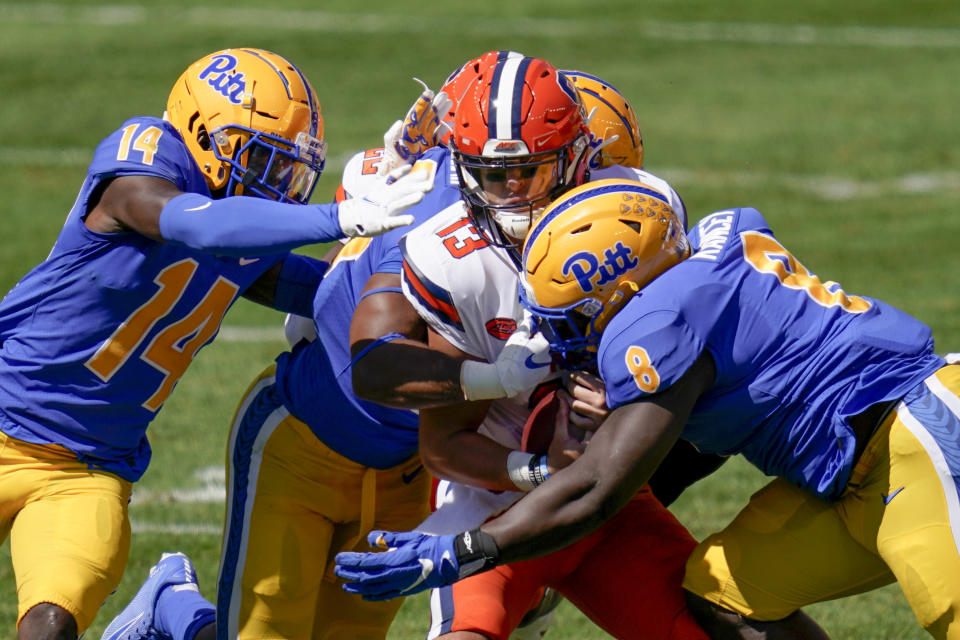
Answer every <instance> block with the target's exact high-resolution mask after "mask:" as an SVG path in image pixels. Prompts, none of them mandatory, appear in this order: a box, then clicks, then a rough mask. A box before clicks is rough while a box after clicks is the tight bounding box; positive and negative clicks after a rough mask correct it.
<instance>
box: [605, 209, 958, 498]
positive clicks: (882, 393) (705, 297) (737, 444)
mask: <svg viewBox="0 0 960 640" xmlns="http://www.w3.org/2000/svg"><path fill="white" fill-rule="evenodd" d="M690 239H691V243H692V246H693V249H694V251H693V254H692V255H691V257H690V258H688V259H687V260H684V261H683V262H681V263H679V264H678V265H676V266H674V267H673V268H671V269H669V270H668V271H666V272H665V273H664V274H663V275H661V276H660V277H659V278H657V279H656V280H654V281H653V282H651V283H650V284H649V285H647V286H646V287H644V288H643V289H642V290H641V291H640V293H638V294H637V295H636V296H634V298H633V299H632V300H631V301H630V302H629V303H628V304H627V305H626V307H625V308H624V309H623V310H622V311H621V312H620V313H618V314H617V315H616V316H615V317H614V318H613V320H612V321H611V322H610V324H609V325H608V326H607V328H606V329H605V331H604V333H603V337H602V340H601V343H600V349H599V354H598V355H599V366H600V372H601V375H602V377H603V378H604V380H605V381H606V384H607V401H608V403H609V404H610V406H611V407H612V408H615V407H618V406H620V405H623V404H626V403H629V402H633V401H635V400H638V399H640V398H642V397H644V396H646V395H649V394H653V393H656V392H658V391H662V390H664V389H667V388H669V387H670V386H671V385H673V384H674V383H675V382H677V380H679V379H680V377H681V376H683V374H684V373H685V372H686V371H687V370H688V369H689V368H690V366H691V365H692V364H693V362H694V361H695V360H696V359H697V358H698V356H699V355H700V354H701V353H703V352H704V351H706V352H707V353H709V354H710V356H711V357H712V358H713V362H714V364H715V366H716V378H715V380H714V383H713V385H712V386H711V387H710V389H708V390H707V391H706V392H705V393H704V394H703V395H702V396H701V397H700V398H699V400H698V401H697V403H696V405H695V406H694V408H693V411H692V413H691V415H690V417H689V420H688V423H687V425H686V427H685V429H684V431H683V437H684V438H685V439H687V440H689V441H691V442H693V443H694V444H695V445H696V446H697V447H698V448H699V449H700V450H701V451H704V452H709V453H721V454H733V453H742V454H743V455H744V456H745V457H746V458H747V459H748V460H750V461H751V462H752V463H753V464H755V465H756V466H757V467H758V468H759V469H760V470H761V471H763V472H764V473H766V474H767V475H770V476H782V477H784V478H786V479H788V480H790V481H792V482H794V483H795V484H797V485H799V486H800V487H802V488H804V489H807V490H809V491H811V492H813V493H815V494H818V495H820V496H823V497H825V498H835V497H837V496H839V495H840V493H841V492H842V491H843V489H844V486H845V485H846V483H847V480H848V478H849V476H850V472H851V467H852V464H853V462H854V460H853V456H854V448H855V444H856V443H855V438H854V435H853V431H852V429H851V427H850V424H849V422H848V420H849V418H851V417H852V416H855V415H856V414H858V413H860V412H862V411H863V410H865V409H866V408H867V407H869V406H871V405H873V404H874V403H877V402H882V401H890V400H896V399H899V398H901V397H903V396H904V395H905V394H906V393H907V392H908V391H909V390H910V389H912V388H913V387H915V386H916V385H917V384H918V383H920V382H921V381H922V380H923V379H924V378H926V377H927V376H928V375H930V374H931V373H933V372H934V371H936V370H937V369H938V368H940V367H941V366H943V364H944V362H943V360H942V359H941V358H939V357H938V356H936V355H934V353H933V340H932V338H931V336H930V330H929V328H928V327H927V326H926V325H924V324H922V323H921V322H919V321H918V320H916V319H914V318H912V317H910V316H908V315H907V314H905V313H903V312H901V311H899V310H897V309H895V308H893V307H891V306H890V305H888V304H885V303H883V302H881V301H879V300H875V299H872V298H866V297H861V296H854V295H850V294H847V293H845V292H844V291H843V290H842V289H841V288H840V286H839V285H838V284H837V283H835V282H821V281H820V280H819V279H818V278H817V277H816V276H815V275H813V274H812V273H810V272H809V271H808V270H807V269H806V268H805V267H804V266H803V265H802V264H800V263H799V262H798V261H797V259H796V258H795V257H794V256H793V255H792V254H790V252H789V251H787V250H786V249H785V248H784V247H783V246H782V245H781V244H780V243H779V242H778V241H777V240H776V239H775V238H774V236H773V233H772V232H771V230H770V229H769V228H768V226H767V223H766V221H765V220H764V218H763V216H761V215H760V213H759V212H758V211H756V210H754V209H735V210H729V211H720V212H717V213H714V214H712V215H710V216H708V217H706V218H704V219H703V220H702V221H701V222H700V223H699V224H698V225H697V226H696V228H695V229H694V230H693V231H692V232H691V233H690Z"/></svg>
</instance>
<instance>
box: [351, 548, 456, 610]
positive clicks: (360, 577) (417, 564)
mask: <svg viewBox="0 0 960 640" xmlns="http://www.w3.org/2000/svg"><path fill="white" fill-rule="evenodd" d="M455 539H456V536H455V535H446V536H431V535H427V534H425V533H417V532H415V531H411V532H406V533H393V532H389V531H372V532H371V533H370V535H368V536H367V540H368V541H369V542H370V545H371V546H377V547H380V548H381V549H386V551H384V552H382V553H356V552H352V551H348V552H342V553H338V554H337V557H336V563H337V567H336V570H335V572H336V574H337V575H338V576H340V577H341V578H343V579H344V580H348V581H349V582H347V583H346V584H344V585H343V590H344V591H346V592H348V593H357V594H360V595H361V596H363V599H364V600H389V599H391V598H397V597H400V596H409V595H412V594H414V593H419V592H420V591H424V590H426V589H434V588H436V587H443V586H446V585H448V584H453V583H454V582H456V581H457V579H458V578H459V572H460V564H459V562H457V554H456V550H455V547H454V541H455Z"/></svg>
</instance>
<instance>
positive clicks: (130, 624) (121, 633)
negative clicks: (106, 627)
mask: <svg viewBox="0 0 960 640" xmlns="http://www.w3.org/2000/svg"><path fill="white" fill-rule="evenodd" d="M143 616H144V612H143V611H141V612H140V614H139V615H138V616H137V617H136V618H134V619H133V620H131V621H130V622H128V623H127V624H125V625H123V628H121V629H118V630H117V631H116V633H114V634H113V635H112V637H114V638H124V637H126V635H127V632H128V631H130V630H131V629H133V628H134V626H136V624H137V623H138V622H140V618H142V617H143Z"/></svg>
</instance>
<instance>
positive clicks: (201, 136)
mask: <svg viewBox="0 0 960 640" xmlns="http://www.w3.org/2000/svg"><path fill="white" fill-rule="evenodd" d="M197 144H198V145H200V148H201V149H203V150H204V151H210V150H211V149H212V148H213V145H212V144H211V143H210V134H209V133H207V128H206V127H205V126H203V125H202V124H201V125H200V128H199V129H197Z"/></svg>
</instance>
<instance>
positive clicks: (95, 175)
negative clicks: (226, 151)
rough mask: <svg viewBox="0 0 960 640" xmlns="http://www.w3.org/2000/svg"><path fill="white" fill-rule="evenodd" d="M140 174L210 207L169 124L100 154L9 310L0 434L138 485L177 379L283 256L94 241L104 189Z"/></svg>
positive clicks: (149, 126)
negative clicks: (95, 207) (52, 448)
mask: <svg viewBox="0 0 960 640" xmlns="http://www.w3.org/2000/svg"><path fill="white" fill-rule="evenodd" d="M135 174H137V175H150V176H157V177H159V178H163V179H165V180H169V181H170V182H172V183H173V184H175V185H176V186H177V188H178V189H180V190H181V191H184V192H193V193H199V194H203V195H207V196H209V195H210V192H209V190H208V188H207V184H206V181H205V180H204V177H203V174H201V173H200V170H199V168H198V167H197V165H196V162H195V161H194V160H193V157H192V156H191V155H190V152H189V151H188V149H187V147H186V145H185V144H184V142H183V140H182V139H181V138H180V135H179V134H178V133H177V132H176V130H175V129H174V128H173V127H172V126H170V124H168V123H166V122H164V121H162V120H160V119H158V118H148V117H141V118H133V119H131V120H128V121H127V122H126V123H124V125H123V126H122V127H121V128H120V129H119V130H117V131H116V132H114V133H113V134H112V135H110V136H109V137H107V138H106V139H105V140H103V142H101V143H100V145H99V146H98V147H97V149H96V152H95V154H94V158H93V162H92V163H91V164H90V168H89V169H88V172H87V178H86V180H85V181H84V183H83V186H82V188H81V190H80V194H79V196H78V197H77V200H76V202H75V203H74V205H73V209H71V211H70V213H69V215H68V216H67V219H66V222H65V223H64V226H63V229H62V231H61V232H60V235H59V237H58V238H57V241H56V244H54V246H53V249H52V250H51V252H50V254H49V256H48V257H47V259H46V260H45V261H44V262H42V263H41V264H40V265H39V266H37V267H36V268H34V269H33V270H32V271H30V272H29V273H28V274H27V275H26V276H24V278H23V279H22V280H21V281H20V282H19V283H18V284H17V285H16V286H15V287H14V288H13V289H12V290H11V291H10V292H9V293H8V294H7V295H6V297H5V298H4V299H3V301H2V303H0V341H2V345H0V429H2V430H3V431H4V432H5V433H7V434H8V435H10V436H12V437H14V438H17V439H20V440H25V441H27V442H33V443H43V444H58V445H62V446H63V447H66V448H67V449H69V450H71V451H73V452H74V453H75V454H76V455H77V457H78V458H79V459H80V460H82V461H84V462H87V463H88V464H90V465H91V466H92V467H96V468H100V469H105V470H108V471H111V472H113V473H116V474H117V475H119V476H121V477H123V478H126V479H128V480H131V481H135V480H137V479H138V478H139V477H140V476H141V475H142V474H143V472H144V470H145V469H146V467H147V464H148V462H149V459H150V445H149V443H148V442H147V437H146V433H145V432H146V428H147V425H148V424H149V423H150V421H151V420H152V419H153V417H154V416H155V415H156V412H157V411H158V410H159V409H160V407H161V406H162V404H163V402H164V400H166V398H167V396H168V395H169V394H170V392H171V391H172V390H173V387H174V385H176V383H177V380H179V378H180V376H181V375H182V374H183V372H184V371H185V370H186V368H187V366H188V365H189V364H190V362H191V361H192V360H193V358H194V356H195V355H196V354H197V352H198V351H199V350H200V348H201V347H203V346H204V345H206V344H207V343H208V342H210V341H211V340H212V339H213V337H214V336H215V335H216V333H217V331H218V330H219V327H220V321H221V319H222V317H223V315H224V313H225V312H226V311H227V309H228V308H229V307H230V305H231V304H232V303H233V302H234V300H235V299H236V298H237V296H238V295H239V294H240V293H242V292H243V291H244V290H245V289H246V288H247V287H248V286H250V284H251V283H252V282H253V281H254V280H256V279H257V278H258V277H259V276H260V275H262V274H263V272H264V271H266V270H267V269H268V268H270V267H271V266H272V265H274V264H276V263H277V262H278V261H279V260H281V259H282V258H283V255H285V254H281V255H277V256H271V257H259V258H256V259H254V258H250V259H246V258H240V259H237V258H226V257H218V256H214V255H210V254H206V253H201V252H199V251H195V250H192V249H187V248H183V247H178V246H175V245H172V244H166V243H160V242H155V241H153V240H151V239H150V238H147V237H145V236H143V235H140V234H138V233H134V232H129V233H112V234H100V233H94V232H93V231H91V230H90V229H88V228H87V227H86V225H85V224H84V219H85V218H86V214H87V212H88V209H89V208H90V207H91V204H92V203H91V198H92V197H94V195H95V194H98V193H99V191H98V187H101V183H102V182H103V181H104V180H108V179H110V178H114V177H118V176H125V175H135Z"/></svg>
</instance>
